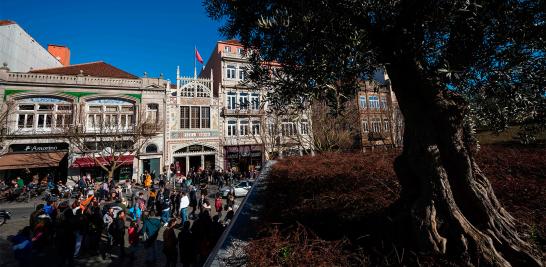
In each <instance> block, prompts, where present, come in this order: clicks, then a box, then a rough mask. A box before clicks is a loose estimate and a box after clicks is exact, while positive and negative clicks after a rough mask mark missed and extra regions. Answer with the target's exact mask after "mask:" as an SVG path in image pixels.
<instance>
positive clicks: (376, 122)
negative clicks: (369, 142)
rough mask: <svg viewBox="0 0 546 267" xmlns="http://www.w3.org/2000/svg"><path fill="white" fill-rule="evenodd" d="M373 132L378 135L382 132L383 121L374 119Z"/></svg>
mask: <svg viewBox="0 0 546 267" xmlns="http://www.w3.org/2000/svg"><path fill="white" fill-rule="evenodd" d="M372 131H373V132H376V133H380V132H381V120H380V119H372Z"/></svg>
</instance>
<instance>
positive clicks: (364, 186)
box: [247, 145, 546, 266]
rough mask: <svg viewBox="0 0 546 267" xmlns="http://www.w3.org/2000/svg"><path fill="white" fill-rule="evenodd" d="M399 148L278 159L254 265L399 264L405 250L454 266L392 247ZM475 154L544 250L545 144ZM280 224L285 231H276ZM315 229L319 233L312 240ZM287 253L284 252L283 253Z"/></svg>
mask: <svg viewBox="0 0 546 267" xmlns="http://www.w3.org/2000/svg"><path fill="white" fill-rule="evenodd" d="M398 153H399V152H398V151H389V152H382V153H374V154H362V153H324V154H320V155H317V156H314V157H313V156H306V157H294V158H285V159H282V160H280V161H279V162H278V163H277V164H276V165H275V166H274V167H273V169H272V171H271V173H270V177H269V179H268V180H267V182H268V184H267V190H266V193H265V194H263V196H262V198H263V199H262V203H264V206H265V208H264V209H263V211H264V213H263V214H262V217H261V221H260V222H259V225H258V227H257V229H258V231H260V229H261V232H262V233H265V234H262V238H260V239H256V240H254V241H251V242H250V243H249V246H248V247H247V252H248V253H249V261H250V262H251V263H252V265H256V266H258V265H261V266H271V265H277V266H278V265H286V266H316V265H318V266H324V265H328V266H336V265H345V264H346V263H347V264H349V265H362V264H360V263H359V262H360V261H362V259H365V260H364V262H365V263H366V265H370V264H371V265H392V264H402V263H401V262H402V260H399V259H400V255H401V254H405V255H406V256H404V257H402V258H403V262H404V264H409V265H413V264H418V265H419V264H424V265H446V264H447V265H449V264H450V262H449V261H446V260H445V259H442V258H441V257H438V256H426V257H425V256H417V254H414V253H410V252H408V251H406V253H401V251H403V249H401V248H397V247H396V246H394V245H392V242H393V241H395V240H393V238H394V239H395V238H396V236H389V235H388V234H384V233H382V232H385V231H388V229H389V228H388V224H389V218H388V213H387V209H388V207H389V206H390V205H391V204H392V203H393V202H395V201H396V200H397V198H398V194H399V191H400V187H399V184H398V182H397V179H396V175H395V173H394V171H393V165H392V164H393V161H394V158H395V157H396V155H397V154H398ZM477 159H478V163H479V166H480V167H481V168H482V170H483V171H484V172H485V174H486V175H487V177H488V178H489V179H490V180H491V184H492V185H493V188H494V190H495V193H496V195H497V196H498V198H499V199H500V201H501V202H502V203H503V205H504V206H505V207H506V208H507V210H508V211H510V212H511V213H512V214H513V215H514V216H515V217H516V219H517V220H518V221H522V222H525V223H527V224H529V225H531V226H532V229H531V230H532V231H534V233H532V235H534V236H532V238H534V239H535V241H536V242H537V244H539V246H540V245H541V243H542V250H543V251H546V250H545V247H544V240H545V239H544V237H545V236H546V235H545V234H546V205H544V203H546V192H545V190H546V178H545V172H546V163H545V161H546V149H545V148H544V147H538V148H537V147H535V148H525V147H507V146H494V145H486V146H483V147H482V150H481V151H480V152H479V154H478V157H477ZM299 223H301V225H299ZM272 225H275V226H272ZM295 225H298V226H297V227H295ZM277 226H279V227H280V229H281V230H274V231H271V229H272V227H274V228H276V227H277ZM264 229H265V230H264ZM287 229H288V230H287ZM290 229H292V230H290ZM293 229H296V230H293ZM310 231H312V232H314V233H316V236H315V235H312V238H309V232H310ZM304 233H306V234H305V235H304ZM302 235H303V236H306V238H302ZM328 240H330V241H328ZM340 240H344V241H340ZM362 240H365V241H362ZM378 244H380V245H378ZM388 244H391V245H388ZM283 249H284V250H283ZM282 251H284V252H286V253H288V254H287V255H288V256H287V257H286V258H283V257H281V258H279V256H278V255H279V253H281V252H282ZM308 253H311V254H308ZM332 253H335V254H332ZM281 254H282V253H281ZM305 255H312V257H307V256H305ZM363 255H366V256H363ZM411 255H414V256H411ZM315 257H318V258H317V259H316V260H313V258H315ZM308 258H311V259H308ZM399 261H400V262H399ZM402 265H403V264H402Z"/></svg>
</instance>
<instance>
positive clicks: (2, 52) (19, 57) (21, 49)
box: [0, 20, 62, 72]
mask: <svg viewBox="0 0 546 267" xmlns="http://www.w3.org/2000/svg"><path fill="white" fill-rule="evenodd" d="M3 64H7V66H8V67H9V69H10V70H11V71H13V72H27V71H30V70H32V69H42V68H53V67H62V64H61V62H59V60H57V58H55V57H54V56H53V55H51V54H50V53H49V52H48V51H47V50H46V49H45V48H44V47H42V46H41V45H40V44H39V43H38V42H36V40H34V38H32V37H31V36H30V35H29V34H28V33H27V32H25V30H23V29H22V28H21V27H20V26H19V25H17V24H16V23H15V22H12V21H7V20H0V66H2V65H3Z"/></svg>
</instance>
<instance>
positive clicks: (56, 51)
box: [47, 44, 70, 66]
mask: <svg viewBox="0 0 546 267" xmlns="http://www.w3.org/2000/svg"><path fill="white" fill-rule="evenodd" d="M47 51H49V53H50V54H52V55H53V56H54V57H55V58H56V59H57V60H59V62H61V64H63V66H68V65H70V49H69V48H68V47H66V46H64V45H52V44H50V45H48V46H47Z"/></svg>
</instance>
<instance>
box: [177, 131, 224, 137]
mask: <svg viewBox="0 0 546 267" xmlns="http://www.w3.org/2000/svg"><path fill="white" fill-rule="evenodd" d="M217 136H219V132H218V131H199V132H197V131H191V132H188V131H172V132H171V139H182V138H206V137H217Z"/></svg>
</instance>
